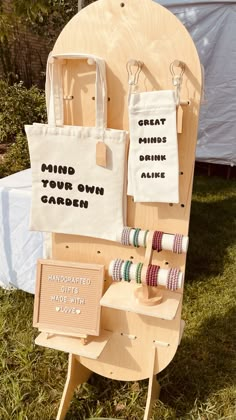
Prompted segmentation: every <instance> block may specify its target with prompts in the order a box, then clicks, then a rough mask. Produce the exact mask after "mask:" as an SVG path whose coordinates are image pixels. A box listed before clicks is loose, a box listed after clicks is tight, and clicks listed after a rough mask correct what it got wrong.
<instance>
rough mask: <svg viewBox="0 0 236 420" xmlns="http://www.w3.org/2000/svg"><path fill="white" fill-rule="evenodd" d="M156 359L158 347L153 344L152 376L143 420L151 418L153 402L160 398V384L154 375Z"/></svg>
mask: <svg viewBox="0 0 236 420" xmlns="http://www.w3.org/2000/svg"><path fill="white" fill-rule="evenodd" d="M155 361H156V347H155V346H153V353H152V357H151V366H150V377H149V383H148V394H147V403H146V408H145V413H144V418H143V420H149V418H150V414H151V409H152V405H153V403H154V402H155V401H156V400H157V399H158V398H159V395H160V390H161V387H160V384H159V383H158V382H157V379H156V375H154V367H155Z"/></svg>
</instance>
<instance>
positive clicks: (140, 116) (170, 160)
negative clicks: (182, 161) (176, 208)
mask: <svg viewBox="0 0 236 420" xmlns="http://www.w3.org/2000/svg"><path fill="white" fill-rule="evenodd" d="M128 105H129V107H128V109H129V123H130V149H129V162H128V195H132V196H133V197H134V201H135V202H164V203H178V202H179V159H178V145H177V134H176V97H175V92H174V91H172V90H166V91H165V90H163V91H153V92H142V93H130V95H129V104H128Z"/></svg>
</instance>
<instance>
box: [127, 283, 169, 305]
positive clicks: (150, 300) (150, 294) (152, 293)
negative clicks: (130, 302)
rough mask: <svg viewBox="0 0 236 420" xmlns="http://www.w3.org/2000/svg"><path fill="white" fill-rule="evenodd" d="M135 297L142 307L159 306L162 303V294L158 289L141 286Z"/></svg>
mask: <svg viewBox="0 0 236 420" xmlns="http://www.w3.org/2000/svg"><path fill="white" fill-rule="evenodd" d="M134 295H135V297H136V298H137V299H138V301H139V303H141V304H142V305H147V306H153V305H158V304H159V303H161V301H162V297H163V296H162V293H161V292H160V291H159V290H157V288H156V287H150V286H141V287H139V288H138V289H136V290H135V292H134Z"/></svg>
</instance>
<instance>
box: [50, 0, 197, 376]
mask: <svg viewBox="0 0 236 420" xmlns="http://www.w3.org/2000/svg"><path fill="white" fill-rule="evenodd" d="M122 5H123V6H122ZM121 6H122V7H121ZM53 52H54V53H55V54H60V53H61V54H63V53H68V52H69V53H74V52H81V53H92V54H96V55H98V56H101V57H103V58H104V59H105V60H106V64H107V82H108V97H109V101H108V127H113V128H118V129H128V112H127V93H128V83H127V81H128V75H127V71H126V63H127V61H128V60H129V59H131V58H134V59H137V60H140V61H142V62H143V63H144V66H143V71H142V72H141V74H140V78H139V90H140V91H146V90H155V89H172V76H171V73H170V71H169V66H170V63H171V62H173V61H174V60H176V59H178V60H182V61H183V62H184V63H185V65H186V71H185V74H184V76H183V88H182V93H181V99H184V100H189V101H190V105H189V106H184V118H183V132H182V134H180V135H179V136H178V146H179V163H180V175H179V182H180V202H179V204H174V205H172V203H167V204H160V203H151V204H149V203H137V204H135V203H134V202H133V201H132V198H131V197H129V199H128V225H129V226H132V227H140V228H142V229H152V230H162V231H164V232H166V233H173V234H174V233H182V234H184V235H188V227H189V217H190V206H191V194H192V181H193V173H194V156H195V147H196V139H197V126H198V115H199V106H200V95H201V69H200V63H199V58H198V55H197V52H196V49H195V46H194V44H193V42H192V39H191V38H190V36H189V34H188V33H187V31H186V29H185V28H184V27H183V25H182V24H181V23H180V22H179V21H178V20H177V18H176V17H175V16H174V15H172V14H171V13H170V12H169V11H167V10H166V9H165V8H163V7H161V6H160V5H158V4H157V3H154V2H153V1H151V0H142V1H140V0H127V1H124V2H123V3H121V2H120V1H118V0H99V1H97V2H95V3H93V4H91V5H90V6H88V7H87V8H85V9H83V10H82V11H80V13H79V14H77V15H76V16H75V17H74V18H73V19H72V20H71V21H70V22H69V23H68V24H67V26H66V27H65V28H64V30H63V31H62V33H61V34H60V36H59V38H58V40H57V42H56V44H55V46H54V49H53ZM94 76H95V72H94V68H93V67H91V66H88V64H87V63H85V62H84V63H81V64H80V66H78V65H77V64H76V62H75V61H71V62H70V61H69V60H67V64H66V66H65V80H64V94H65V96H69V95H73V96H74V100H70V101H65V115H66V121H65V122H66V123H67V124H79V125H82V124H83V125H94V120H95V112H94ZM190 241H191V238H190ZM144 254H145V249H143V248H138V249H137V248H132V247H124V246H121V245H120V244H118V243H115V242H108V241H103V240H96V239H94V240H93V239H91V238H86V237H78V236H74V235H58V234H56V235H54V237H53V257H54V258H56V259H61V260H68V261H80V262H88V263H98V264H104V265H105V271H106V281H105V285H106V289H107V288H108V287H109V285H110V284H111V278H110V277H109V276H108V266H109V263H110V261H111V260H112V259H115V258H122V259H130V258H131V257H132V260H133V262H139V261H143V260H144ZM152 263H153V264H159V265H160V266H161V267H165V268H168V267H172V266H173V267H179V268H180V269H181V271H182V272H184V271H185V263H186V255H184V254H182V255H176V254H172V253H171V252H170V251H162V252H160V253H157V252H155V253H154V254H153V259H152ZM182 292H183V290H181V293H182ZM181 306H182V305H181V304H179V306H178V310H177V313H176V316H175V318H174V319H173V320H172V321H166V320H162V319H158V318H153V317H147V316H145V315H140V314H136V313H133V312H127V311H123V310H117V309H112V308H103V309H102V317H101V322H102V328H103V329H106V330H109V331H111V332H112V333H113V334H112V338H111V339H110V340H109V342H108V343H107V345H106V346H105V349H104V351H103V352H102V354H101V356H100V357H99V359H98V360H97V361H92V360H91V359H88V358H86V357H81V358H80V361H81V363H83V364H84V365H85V366H86V367H88V368H89V369H90V370H92V371H95V372H97V373H99V374H102V375H104V376H107V377H111V378H114V379H124V380H138V379H143V378H145V377H148V376H149V370H148V366H149V363H148V360H149V351H148V348H149V346H150V348H152V347H151V346H152V342H153V339H157V340H160V341H163V340H164V341H165V340H168V342H169V346H168V348H164V350H163V347H158V348H157V358H156V360H157V361H156V363H155V373H158V372H160V371H161V370H162V369H164V368H165V367H166V366H167V365H168V364H169V363H170V361H171V360H172V358H173V357H174V354H175V352H176V349H177V347H178V344H179V336H180V324H181ZM132 335H135V336H138V337H139V338H138V339H135V340H132V339H131V338H129V337H130V336H132Z"/></svg>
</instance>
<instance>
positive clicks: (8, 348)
mask: <svg viewBox="0 0 236 420" xmlns="http://www.w3.org/2000/svg"><path fill="white" fill-rule="evenodd" d="M235 215H236V181H235V180H229V181H227V180H224V179H219V178H204V177H196V178H195V182H194V194H193V201H192V212H191V223H190V248H189V252H188V260H187V273H186V282H185V292H184V305H183V314H182V318H183V319H184V320H185V321H186V327H185V331H184V336H183V339H182V342H181V345H180V346H179V349H178V351H177V353H176V356H175V358H174V359H173V361H172V362H171V363H170V365H169V366H168V367H167V368H166V369H165V370H164V371H163V372H161V373H160V374H159V375H158V379H159V382H160V384H161V386H162V389H161V395H160V400H159V401H158V402H156V403H155V405H154V407H153V411H152V420H157V419H158V420H162V419H186V420H187V419H188V420H190V419H192V420H208V419H209V420H211V419H212V420H227V419H231V420H236V383H235V382H236V309H235V302H236V243H235V232H236V229H235ZM32 310H33V297H32V296H31V295H28V294H26V293H24V292H21V291H4V290H0V419H4V420H14V419H16V420H26V419H29V420H50V419H55V418H56V413H57V409H58V406H59V402H60V398H61V394H62V390H63V387H64V383H65V378H66V372H67V355H66V354H64V353H60V352H56V351H53V350H50V349H44V348H41V347H38V346H35V345H34V338H35V337H36V335H37V334H38V333H37V331H36V330H34V329H33V328H32ZM146 393H147V381H140V382H138V383H125V382H118V381H111V380H109V379H106V378H103V377H100V376H98V375H95V374H94V375H93V376H92V377H91V379H90V381H89V383H86V384H84V385H83V386H82V387H81V389H80V390H78V391H76V392H75V395H74V398H73V401H72V404H71V407H70V410H69V411H68V413H67V416H66V420H84V419H86V418H89V417H91V418H95V417H108V418H109V417H111V418H117V419H129V420H140V419H142V418H143V414H144V408H145V404H146Z"/></svg>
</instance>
